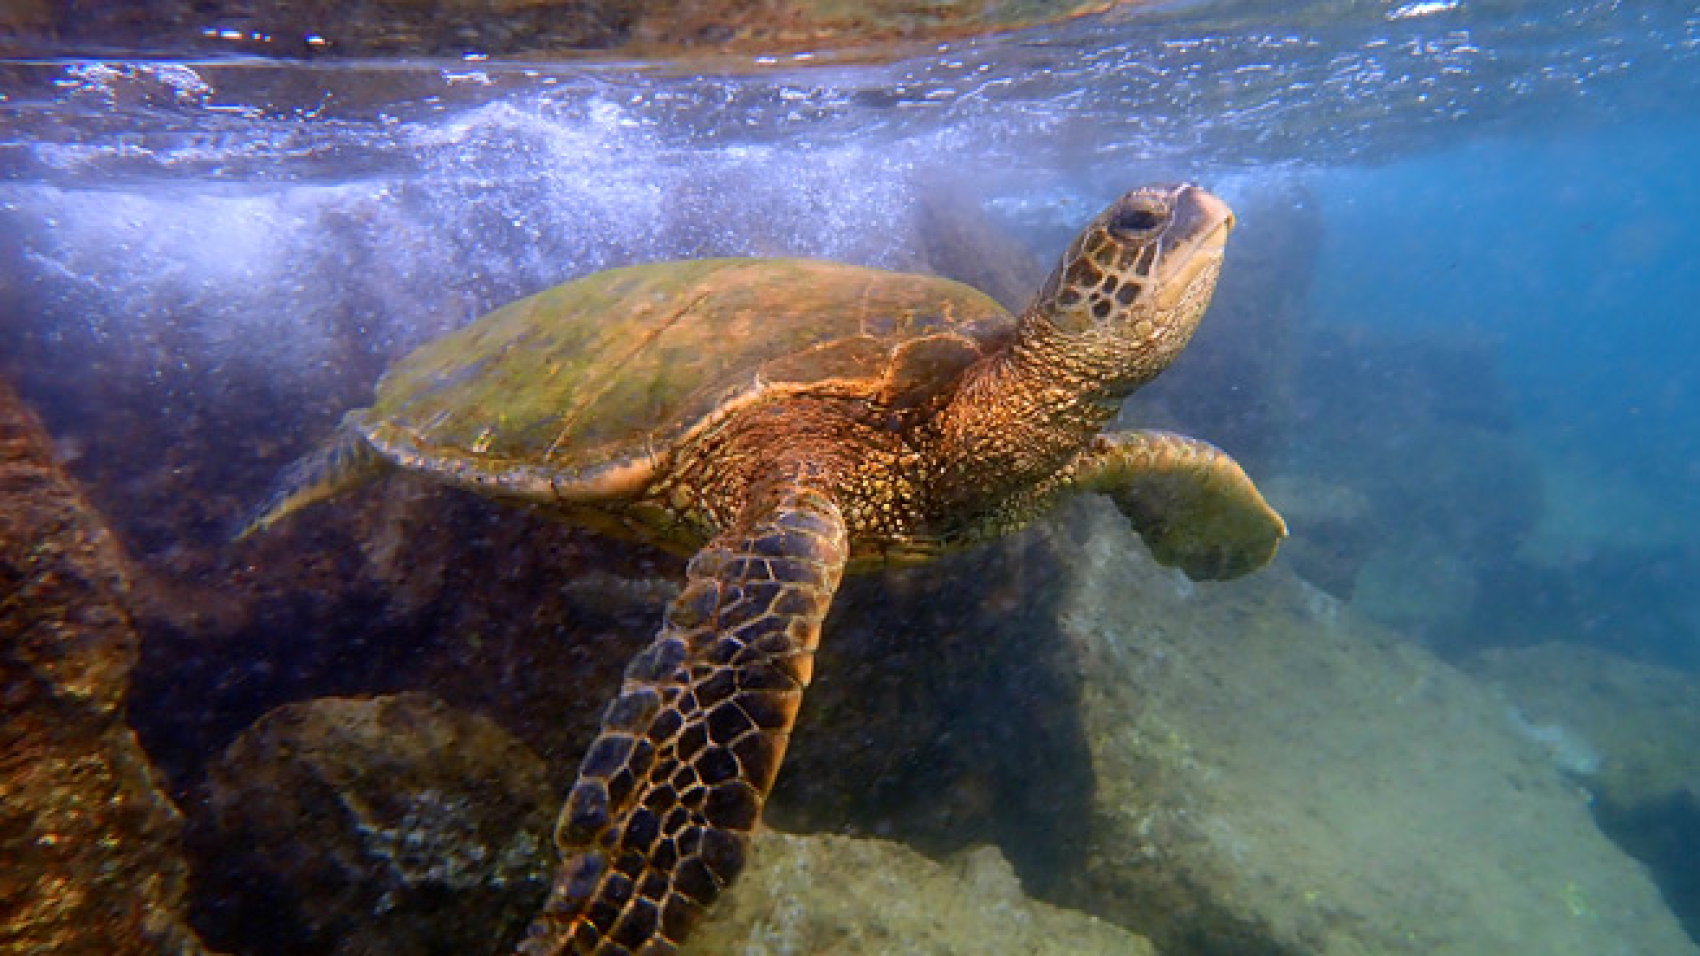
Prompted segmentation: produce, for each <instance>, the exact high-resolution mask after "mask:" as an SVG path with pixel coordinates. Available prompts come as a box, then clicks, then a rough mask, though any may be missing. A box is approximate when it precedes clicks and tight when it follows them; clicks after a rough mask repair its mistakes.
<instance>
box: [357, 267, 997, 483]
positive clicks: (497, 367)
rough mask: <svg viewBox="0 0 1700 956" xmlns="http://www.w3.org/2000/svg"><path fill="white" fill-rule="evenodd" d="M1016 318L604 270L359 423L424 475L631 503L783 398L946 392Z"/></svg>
mask: <svg viewBox="0 0 1700 956" xmlns="http://www.w3.org/2000/svg"><path fill="white" fill-rule="evenodd" d="M1013 328H1014V319H1013V318H1012V317H1011V316H1010V315H1009V313H1008V312H1007V311H1006V310H1004V308H1003V307H1002V306H1000V305H998V304H997V303H996V302H995V301H993V300H992V299H991V298H990V297H988V296H986V295H984V294H983V293H980V292H978V291H976V290H974V289H972V288H969V287H968V286H965V285H962V284H961V283H957V282H952V281H950V280H947V279H941V278H938V277H935V276H923V275H909V274H904V273H897V272H888V271H884V270H879V269H870V268H864V267H860V266H851V265H845V264H842V263H834V262H825V261H819V260H812V259H698V260H689V261H682V262H663V263H653V264H647V265H637V266H629V267H626V268H622V269H614V270H610V271H607V272H600V273H597V274H595V275H591V276H588V277H585V278H582V279H579V280H576V281H573V282H568V283H566V284H564V285H560V286H556V287H555V288H552V289H549V290H546V291H544V292H540V293H538V294H536V295H533V296H531V297H529V298H525V299H521V300H519V301H517V302H513V303H510V304H508V305H505V306H503V307H501V308H499V309H497V310H495V311H494V312H491V313H490V314H488V315H486V316H484V317H483V318H480V319H478V320H477V321H475V322H473V323H472V324H470V325H468V326H466V327H465V328H463V329H460V330H459V331H457V332H455V333H453V334H451V335H448V336H445V337H443V338H441V339H438V340H436V341H434V342H431V343H429V344H427V345H425V346H423V347H422V348H420V349H419V350H418V351H416V352H414V353H413V354H411V355H409V356H408V357H406V358H405V359H403V360H402V361H400V362H399V363H397V364H396V365H395V366H394V367H393V368H392V369H391V370H390V372H389V373H388V374H386V375H385V376H384V378H383V380H382V381H381V382H380V383H379V386H378V394H377V400H376V402H375V403H374V404H373V406H372V407H371V408H370V409H366V410H364V411H362V412H358V413H356V414H355V417H354V418H353V419H352V421H353V424H355V426H356V427H357V428H359V429H360V430H361V431H362V432H363V433H364V434H365V435H366V437H367V438H368V440H370V441H371V442H372V443H373V444H374V445H375V446H377V447H379V448H382V449H384V450H386V451H387V452H388V453H389V454H390V455H391V456H392V457H393V458H394V460H397V461H401V462H404V463H406V464H408V465H411V466H414V467H418V468H422V469H424V470H426V471H448V472H455V473H457V474H463V475H464V474H465V473H467V472H468V471H469V470H470V471H472V472H474V473H476V474H483V475H486V476H489V478H490V479H491V480H492V481H493V482H495V483H510V478H511V474H512V473H516V472H524V473H527V474H547V475H548V476H549V481H550V483H551V484H552V485H553V486H554V488H555V489H556V491H557V492H558V493H561V494H567V495H583V496H587V497H599V496H603V495H609V494H622V493H625V492H626V491H628V490H629V489H628V488H626V487H625V485H626V484H627V481H628V479H641V478H642V477H645V476H647V475H648V473H649V471H650V469H651V467H652V465H653V463H654V462H655V461H656V460H657V457H658V456H660V455H663V454H665V453H666V452H667V451H668V450H669V449H670V448H672V447H673V446H674V445H675V444H676V443H677V442H678V441H679V439H680V438H681V437H683V436H685V435H686V434H688V433H690V432H691V431H692V430H693V429H695V428H697V427H699V426H700V425H702V424H703V423H705V422H706V421H708V420H709V419H711V418H712V417H713V416H714V414H715V413H716V412H717V411H719V410H722V409H725V408H728V407H730V406H732V405H734V404H738V403H741V402H742V401H743V400H745V399H747V398H749V397H752V396H754V395H756V394H758V393H761V392H763V391H767V390H773V389H793V390H794V389H797V388H799V387H803V388H809V389H815V390H819V391H820V392H822V393H826V394H831V393H837V394H843V395H847V396H866V397H870V398H878V399H879V400H880V402H881V404H885V405H890V406H894V407H903V406H905V405H915V404H918V403H919V402H921V401H922V400H924V399H926V398H928V397H931V396H932V395H935V394H939V393H940V392H942V391H943V390H944V389H947V388H948V387H949V386H950V385H951V384H953V383H954V381H955V376H956V374H957V373H958V372H959V371H960V370H961V368H962V367H964V366H965V365H966V364H967V363H968V362H970V361H972V360H973V359H975V358H978V357H979V356H980V355H981V354H984V353H985V352H986V351H989V350H991V349H993V348H996V347H997V346H999V345H1001V344H1002V343H1003V342H1004V341H1006V340H1007V338H1008V336H1009V335H1010V334H1011V333H1012V330H1013Z"/></svg>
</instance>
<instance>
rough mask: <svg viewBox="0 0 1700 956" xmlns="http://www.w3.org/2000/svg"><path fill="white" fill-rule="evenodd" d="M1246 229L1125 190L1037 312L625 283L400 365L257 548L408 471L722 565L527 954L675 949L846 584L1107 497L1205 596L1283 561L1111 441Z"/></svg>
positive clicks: (289, 486) (665, 282) (692, 281)
mask: <svg viewBox="0 0 1700 956" xmlns="http://www.w3.org/2000/svg"><path fill="white" fill-rule="evenodd" d="M1232 222H1233V217H1232V215H1231V214H1230V213H1229V211H1228V208H1227V206H1226V205H1224V204H1223V203H1222V202H1221V201H1220V200H1218V199H1216V198H1215V197H1214V196H1211V195H1210V194H1209V193H1207V192H1205V191H1204V190H1202V189H1200V188H1198V187H1196V186H1190V185H1183V186H1154V187H1146V188H1143V189H1138V190H1134V191H1133V192H1131V193H1129V194H1127V195H1126V196H1123V197H1122V198H1121V199H1120V200H1118V201H1117V202H1116V203H1115V204H1113V205H1112V206H1111V207H1110V208H1109V209H1107V210H1105V211H1104V212H1103V213H1102V214H1101V215H1099V216H1098V217H1097V218H1096V219H1095V220H1093V221H1092V223H1090V224H1089V225H1088V226H1087V227H1086V229H1085V230H1084V231H1083V232H1082V233H1081V234H1080V236H1079V237H1078V238H1076V239H1075V240H1074V242H1073V243H1072V244H1071V245H1070V247H1069V249H1068V251H1067V252H1065V253H1064V255H1063V257H1062V261H1061V262H1060V263H1059V265H1058V266H1057V269H1056V271H1055V272H1054V273H1053V274H1052V275H1051V277H1050V279H1049V280H1048V281H1047V282H1046V284H1045V285H1044V286H1043V287H1042V288H1041V289H1040V291H1039V293H1038V295H1037V297H1036V298H1035V300H1034V302H1033V304H1032V305H1031V306H1029V307H1028V309H1027V311H1026V312H1025V313H1024V314H1023V315H1022V317H1021V318H1020V320H1019V321H1017V320H1016V319H1014V318H1012V317H1011V316H1009V315H1008V313H1006V312H1004V311H1003V310H1002V309H1001V308H999V307H998V306H997V305H996V304H995V303H994V302H992V301H991V300H990V299H988V298H986V297H985V296H982V295H980V294H979V293H976V292H974V291H973V290H971V289H968V288H966V287H965V286H961V285H958V284H956V283H951V282H947V281H945V280H942V279H936V278H929V277H922V276H903V275H898V274H895V273H889V272H880V271H877V270H869V269H861V268H857V267H853V266H845V265H840V264H836V263H822V262H811V261H807V260H703V261H699V262H689V263H662V264H657V265H649V266H638V267H631V268H628V269H621V270H614V271H612V272H607V273H602V274H599V275H596V276H591V277H588V278H586V279H581V280H579V281H577V282H573V283H568V284H567V285H565V286H561V287H559V288H557V289H553V290H550V291H548V292H545V293H541V294H540V295H537V296H533V297H531V298H529V299H525V300H521V301H520V302H517V303H514V304H512V305H510V306H506V307H504V308H502V309H498V310H497V311H496V312H493V313H491V314H490V315H489V316H486V317H485V318H484V319H482V320H480V321H478V322H476V323H474V324H472V325H471V326H468V327H467V328H466V329H463V330H461V331H460V332H457V333H455V334H454V335H452V336H449V337H446V338H445V339H443V340H440V341H439V342H437V343H434V344H431V345H427V346H425V347H424V348H422V349H420V350H419V351H418V352H416V353H414V355H412V356H410V357H408V358H407V359H404V360H403V361H402V362H400V363H398V365H397V366H396V368H395V369H394V370H393V371H392V372H391V373H390V374H388V375H386V376H385V378H384V381H383V382H382V383H380V386H379V390H378V400H377V403H376V404H375V405H374V407H373V408H371V409H368V410H364V411H359V412H354V413H351V414H350V415H349V416H348V418H347V419H345V421H344V426H343V428H342V429H341V431H340V432H339V433H338V435H337V436H336V437H335V438H333V439H332V441H331V442H329V443H328V444H327V445H326V446H325V447H324V448H323V449H321V450H320V451H319V452H317V453H315V454H313V455H310V456H308V457H307V458H306V459H303V461H302V462H301V463H299V464H298V465H297V466H295V468H294V469H293V470H292V471H291V472H289V473H287V474H286V476H285V483H284V485H283V487H282V489H281V490H280V492H279V494H278V495H276V496H275V497H274V498H273V499H272V500H271V501H270V502H269V503H268V504H267V506H266V508H265V509H263V510H262V512H261V514H260V516H259V517H258V518H257V519H255V521H253V522H252V523H250V525H249V528H250V529H254V528H263V527H265V526H267V525H269V524H271V523H272V522H274V521H276V520H278V519H279V518H281V517H282V516H283V515H285V514H288V513H290V512H292V511H294V510H296V509H298V508H301V507H303V506H305V505H306V504H310V503H311V502H313V501H316V500H319V499H322V498H325V497H328V496H330V495H332V494H335V493H337V492H340V491H342V490H344V489H346V488H348V487H351V486H352V485H354V484H358V483H359V482H361V481H364V480H367V479H369V478H371V477H373V476H375V475H377V474H381V473H382V472H383V471H384V470H386V469H389V468H394V467H402V468H409V469H414V470H418V471H421V472H424V473H426V474H430V475H432V476H434V477H437V478H438V479H440V480H442V481H445V482H447V483H450V484H455V485H459V486H462V487H467V488H472V489H475V490H479V491H483V492H486V493H490V494H494V495H497V496H501V497H508V498H515V499H520V500H523V501H527V502H530V503H532V504H534V505H537V506H541V507H546V508H550V509H553V510H555V511H556V512H557V513H559V514H560V515H562V516H563V517H565V518H567V519H569V520H573V521H578V522H581V523H584V524H588V525H590V526H593V527H596V528H600V529H604V530H610V531H614V532H619V533H624V534H633V535H639V536H643V537H646V538H648V539H649V540H652V541H655V542H657V543H660V544H662V545H664V546H668V547H672V548H675V549H677V550H681V551H686V552H694V553H695V557H694V558H692V560H691V562H690V566H689V571H688V581H687V584H686V587H685V590H684V592H683V593H682V594H681V595H680V596H679V597H678V598H677V599H676V600H675V601H674V602H673V603H672V605H671V606H670V607H669V608H668V611H667V619H666V623H665V625H664V626H663V628H662V630H661V633H660V634H659V635H658V636H657V637H656V639H655V642H654V643H653V644H652V645H650V647H649V648H648V649H646V650H645V651H644V652H643V653H641V654H639V655H638V657H637V658H636V659H634V660H633V661H632V663H631V665H630V667H629V668H628V669H627V671H626V678H625V682H624V685H623V686H622V688H621V692H620V695H619V697H617V698H616V699H615V701H614V702H613V703H612V704H610V705H609V707H608V710H607V711H606V713H605V714H604V715H603V721H602V731H601V734H600V735H599V736H598V738H597V740H596V741H595V742H594V743H593V744H592V745H591V748H590V750H589V751H588V752H587V753H586V755H585V758H584V762H583V764H582V766H581V768H580V773H579V778H578V781H577V782H576V783H575V785H574V787H573V789H572V792H571V793H570V794H569V796H568V799H567V803H566V807H565V808H564V809H563V810H562V814H561V820H560V823H559V825H558V827H557V831H556V842H557V844H558V846H559V848H560V851H561V856H562V859H563V861H564V862H563V865H562V868H561V872H560V875H559V878H558V879H557V881H556V884H555V887H554V890H553V892H552V893H551V896H550V900H549V903H548V905H547V907H546V908H545V910H544V912H543V913H542V914H541V915H540V916H539V918H538V920H537V921H536V923H535V924H534V925H533V927H532V934H531V937H530V939H529V940H528V941H527V943H526V944H525V945H524V946H523V947H522V949H523V950H524V952H525V953H527V954H528V956H540V954H555V953H577V954H592V956H614V954H630V953H642V954H666V953H673V952H675V951H676V950H677V947H678V945H679V944H680V943H681V942H682V941H683V939H684V938H685V936H686V934H687V933H688V932H689V930H690V927H691V926H692V925H693V924H694V922H695V921H696V920H697V919H698V918H699V917H700V915H701V914H702V912H703V911H704V909H705V908H706V907H707V906H708V905H709V904H711V903H712V902H713V901H714V899H715V898H716V897H717V896H718V895H719V893H720V891H721V890H722V889H724V888H725V887H726V886H727V885H728V884H730V883H731V881H732V880H733V879H734V878H735V877H736V876H737V874H738V872H739V870H740V869H741V868H742V866H743V861H744V853H745V848H746V846H747V843H748V835H749V832H750V830H751V829H752V828H753V827H754V826H755V825H756V822H757V820H758V819H759V817H760V812H761V808H762V804H763V802H764V801H765V800H766V798H767V794H768V791H769V789H770V788H771V786H772V784H773V779H774V775H775V774H776V773H777V771H778V767H779V763H780V760H781V758H782V757H783V755H784V752H785V746H786V742H787V741H788V739H789V736H790V731H791V726H792V724H793V722H794V720H795V718H796V714H797V708H798V704H799V702H800V701H801V697H802V692H803V689H804V688H805V687H806V686H807V684H808V682H809V679H810V677H811V675H812V671H813V659H814V658H813V655H814V650H815V647H816V644H817V641H818V639H819V636H820V626H821V621H822V620H823V619H824V617H825V616H826V612H827V609H828V607H829V605H830V604H831V600H832V595H833V593H834V592H835V590H836V589H837V586H838V582H839V579H840V577H841V575H842V574H843V573H844V572H845V570H847V569H853V568H855V567H858V566H866V565H878V564H882V563H889V562H892V561H908V560H916V559H922V558H926V557H930V556H932V555H935V554H938V553H940V552H941V551H944V550H947V549H950V548H955V547H961V546H965V545H969V544H973V543H976V542H979V541H983V540H985V539H988V538H991V537H995V536H997V535H1001V534H1005V533H1008V532H1010V531H1013V530H1015V529H1017V528H1020V527H1021V526H1022V525H1024V524H1026V523H1027V522H1028V521H1030V520H1032V519H1033V518H1034V517H1035V516H1037V515H1039V514H1041V513H1043V512H1044V511H1045V510H1046V509H1048V508H1049V507H1050V506H1051V505H1052V504H1053V503H1054V501H1055V500H1056V499H1057V498H1058V497H1060V496H1062V495H1065V494H1068V493H1073V492H1079V491H1095V492H1099V493H1104V494H1108V495H1109V496H1110V497H1111V498H1112V500H1114V501H1115V503H1116V505H1117V507H1118V508H1119V509H1120V510H1121V511H1122V513H1123V514H1125V515H1126V516H1127V517H1128V519H1129V520H1130V522H1131V523H1132V524H1133V526H1134V527H1135V528H1136V529H1137V530H1138V531H1139V532H1140V533H1141V534H1142V535H1143V536H1144V537H1145V539H1146V541H1147V543H1148V544H1149V545H1150V546H1151V550H1152V553H1153V555H1154V556H1155V557H1156V558H1157V559H1158V560H1159V561H1162V562H1164V563H1165V564H1171V565H1175V566H1178V567H1180V568H1181V569H1182V570H1184V571H1185V572H1186V573H1187V574H1189V575H1190V576H1192V577H1194V578H1199V579H1216V578H1229V577H1235V576H1238V575H1240V574H1244V573H1247V572H1249V571H1251V570H1254V569H1256V568H1258V567H1261V566H1262V565H1263V564H1265V563H1266V562H1268V561H1269V559H1270V558H1271V557H1272V556H1273V555H1274V553H1275V549H1276V547H1277V545H1278V543H1279V541H1280V539H1281V538H1282V537H1283V536H1285V534H1286V527H1285V526H1284V525H1283V523H1282V522H1281V519H1280V517H1279V516H1278V515H1276V514H1275V512H1274V511H1273V510H1272V509H1270V507H1269V506H1268V505H1267V504H1266V503H1265V502H1264V501H1263V499H1262V497H1261V496H1260V495H1259V494H1258V492H1257V489H1256V488H1255V487H1254V486H1253V485H1252V483H1251V481H1250V479H1249V478H1247V477H1246V475H1245V473H1244V472H1243V471H1241V470H1240V468H1239V466H1238V465H1236V464H1235V463H1234V462H1233V460H1232V459H1230V458H1228V457H1227V456H1226V455H1225V454H1223V453H1222V452H1220V451H1219V450H1217V449H1215V448H1213V447H1212V446H1210V445H1208V444H1206V443H1204V442H1201V441H1198V440H1196V439H1191V438H1183V437H1181V436H1177V435H1168V434H1164V433H1159V432H1132V433H1119V434H1104V435H1101V434H1099V433H1100V431H1101V429H1102V428H1103V427H1104V426H1105V424H1107V423H1108V422H1109V420H1110V419H1111V418H1112V417H1113V416H1114V415H1115V414H1116V412H1117V410H1118V409H1119V408H1120V405H1121V401H1122V399H1124V398H1125V397H1126V396H1127V395H1128V394H1130V393H1131V392H1133V391H1134V390H1135V389H1137V388H1138V387H1139V386H1141V385H1143V384H1144V383H1145V382H1147V381H1150V380H1151V379H1152V378H1154V377H1155V376H1156V375H1157V374H1158V373H1160V372H1161V371H1162V370H1163V369H1164V368H1166V367H1167V366H1168V365H1169V363H1170V362H1172V361H1173V360H1174V358H1175V356H1176V355H1178V354H1179V353H1180V352H1181V350H1182V349H1184V348H1185V347H1186V344H1187V342H1188V341H1189V340H1190V339H1191V336H1192V333H1193V330H1194V329H1195V328H1196V326H1197V324H1198V320H1199V318H1200V317H1201V316H1202V315H1203V313H1204V310H1205V307H1206V306H1207V305H1208V303H1209V299H1210V295H1211V293H1212V291H1213V290H1214V288H1215V283H1216V277H1217V274H1218V272H1219V270H1220V267H1221V261H1222V252H1223V247H1224V243H1225V241H1226V238H1227V234H1228V231H1229V229H1230V228H1231V226H1232Z"/></svg>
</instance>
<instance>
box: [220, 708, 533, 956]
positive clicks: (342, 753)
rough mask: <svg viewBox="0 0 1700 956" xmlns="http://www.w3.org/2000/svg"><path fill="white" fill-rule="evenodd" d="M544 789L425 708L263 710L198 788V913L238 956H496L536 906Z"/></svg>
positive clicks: (504, 745) (496, 748)
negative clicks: (203, 802)
mask: <svg viewBox="0 0 1700 956" xmlns="http://www.w3.org/2000/svg"><path fill="white" fill-rule="evenodd" d="M557 802H558V797H557V795H556V792H555V788H553V787H551V786H550V785H549V782H548V780H547V775H546V773H545V771H544V767H543V763H542V761H541V760H539V759H538V758H537V757H536V755H534V754H533V753H531V752H530V751H529V750H527V749H526V748H525V746H524V745H523V744H521V743H519V742H518V741H516V740H514V739H513V738H512V737H511V736H510V735H508V734H507V733H506V732H505V731H503V730H502V729H501V728H500V727H498V726H497V725H496V724H495V723H493V722H492V721H490V720H488V719H486V718H484V717H481V716H478V715H475V714H468V713H464V712H460V711H456V710H454V709H452V708H450V707H448V706H447V705H445V704H443V703H442V702H441V701H438V700H436V699H434V698H432V697H429V696H427V695H425V694H418V693H408V694H400V695H396V696H393V697H376V698H368V699H343V698H321V699H318V700H311V701H304V702H301V703H296V704H289V705H287V706H284V707H281V708H278V709H277V710H275V711H272V712H271V713H269V714H267V715H266V716H265V717H263V718H261V719H260V720H259V721H258V722H257V723H256V724H255V725H254V726H253V727H251V728H249V729H248V730H247V731H246V732H245V733H243V734H242V736H241V737H239V738H237V740H236V741H235V742H234V743H232V744H231V746H230V748H229V749H228V750H226V751H225V753H224V756H223V758H222V759H221V760H220V761H219V762H218V763H217V764H215V765H214V766H213V767H212V768H211V770H210V772H209V775H208V786H207V806H208V812H209V814H210V818H209V819H207V820H205V821H200V822H198V826H199V827H200V828H201V829H202V832H198V833H197V837H196V845H197V850H198V851H199V853H200V854H201V855H202V856H203V857H204V858H205V859H206V860H207V864H206V875H205V876H204V877H203V878H201V879H198V880H197V917H198V919H200V920H201V923H202V925H203V926H204V927H205V928H206V930H207V933H208V935H209V938H214V939H220V940H221V941H223V940H226V939H228V940H229V941H230V944H231V945H232V948H235V949H238V950H239V951H240V952H244V953H272V952H276V953H297V952H320V953H335V954H339V956H354V954H378V953H386V954H388V953H417V954H426V953H432V954H435V953H442V954H450V953H454V954H476V953H502V952H507V951H509V950H511V948H512V946H513V945H514V943H515V942H516V940H517V938H518V933H519V931H520V930H521V929H522V928H523V926H524V924H525V921H526V920H527V919H528V918H529V917H530V916H531V915H532V914H533V913H534V912H535V911H536V909H537V907H539V906H541V905H542V902H543V898H544V895H545V893H546V891H547V889H548V882H549V876H550V868H551V866H552V865H553V854H552V853H551V852H550V850H549V846H550V837H549V834H550V830H551V828H552V827H553V825H554V807H555V804H556V803H557Z"/></svg>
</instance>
